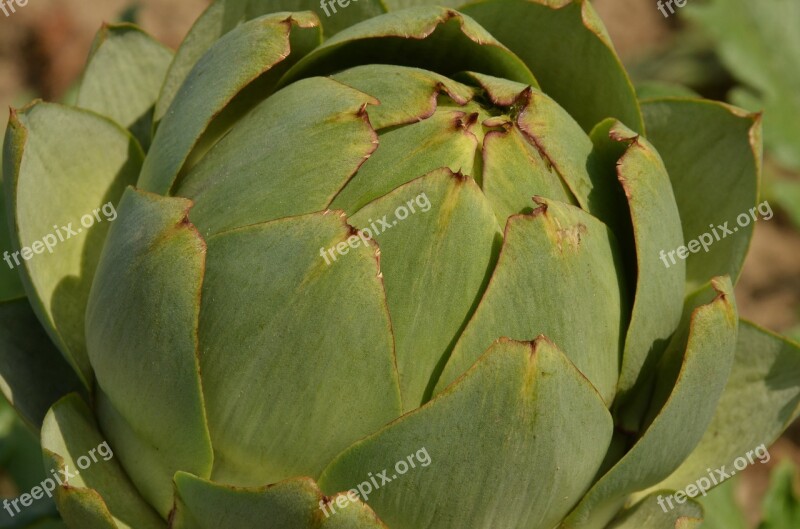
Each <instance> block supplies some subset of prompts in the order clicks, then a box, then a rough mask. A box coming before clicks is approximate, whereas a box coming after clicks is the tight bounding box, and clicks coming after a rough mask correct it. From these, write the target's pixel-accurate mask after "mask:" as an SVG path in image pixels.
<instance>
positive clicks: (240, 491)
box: [171, 472, 387, 529]
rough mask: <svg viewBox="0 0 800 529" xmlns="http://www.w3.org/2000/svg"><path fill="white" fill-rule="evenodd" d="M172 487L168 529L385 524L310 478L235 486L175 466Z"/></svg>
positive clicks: (369, 528)
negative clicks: (172, 510) (326, 492)
mask: <svg viewBox="0 0 800 529" xmlns="http://www.w3.org/2000/svg"><path fill="white" fill-rule="evenodd" d="M175 491H176V496H177V501H176V507H175V513H174V519H173V524H172V526H171V528H172V529H242V528H243V527H261V528H263V529H286V528H292V529H387V528H386V526H385V525H384V524H383V523H382V522H381V521H380V520H379V519H378V517H377V516H376V515H375V513H374V512H373V511H372V510H371V509H370V508H369V507H368V506H367V505H365V504H364V503H363V502H361V501H360V500H358V498H357V497H355V498H353V495H352V494H351V495H350V496H348V495H347V493H341V494H336V495H334V496H331V497H327V496H323V494H322V492H321V491H320V490H319V487H318V486H317V484H316V483H315V482H314V480H312V479H311V478H293V479H289V480H286V481H281V482H280V483H276V484H274V485H269V486H266V487H257V488H256V487H252V488H239V487H229V486H225V485H220V484H217V483H212V482H209V481H206V480H203V479H200V478H198V477H195V476H192V475H190V474H186V473H184V472H179V473H178V474H177V475H176V476H175ZM337 501H338V502H339V504H340V505H345V507H344V508H342V509H341V510H339V509H337V507H336V502H337ZM333 510H335V512H332V511H333ZM326 515H327V516H326Z"/></svg>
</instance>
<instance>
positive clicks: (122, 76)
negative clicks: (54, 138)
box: [76, 24, 172, 150]
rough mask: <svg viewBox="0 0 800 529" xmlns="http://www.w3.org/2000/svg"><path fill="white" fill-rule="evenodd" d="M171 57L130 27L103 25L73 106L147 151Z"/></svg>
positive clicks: (157, 43)
mask: <svg viewBox="0 0 800 529" xmlns="http://www.w3.org/2000/svg"><path fill="white" fill-rule="evenodd" d="M171 60H172V52H171V51H170V50H169V49H168V48H166V47H165V46H163V45H161V44H160V43H159V42H158V41H156V40H155V39H153V38H152V37H150V36H149V35H148V34H147V33H145V32H144V31H142V30H140V29H139V28H137V27H136V26H134V25H131V24H118V25H111V26H109V25H103V27H102V28H101V29H100V32H99V33H98V34H97V36H96V37H95V40H94V44H93V45H92V51H91V52H90V53H89V61H88V63H87V65H86V69H85V70H84V72H83V79H82V80H81V85H80V89H79V90H78V97H77V101H76V106H78V107H81V108H86V109H88V110H93V111H95V112H97V113H98V114H102V115H104V116H108V117H110V118H111V119H113V120H114V121H116V122H117V123H119V124H120V125H122V126H123V127H125V128H126V129H128V130H130V131H131V132H132V133H133V135H134V136H136V138H137V139H138V140H139V143H141V144H142V147H144V148H145V150H146V149H147V148H148V147H149V146H150V139H151V129H152V126H153V106H154V105H155V102H156V99H157V98H158V92H159V90H160V88H161V84H162V83H163V81H164V76H165V75H166V73H167V68H168V67H169V64H170V62H171Z"/></svg>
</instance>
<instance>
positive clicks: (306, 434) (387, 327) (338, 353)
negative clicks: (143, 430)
mask: <svg viewBox="0 0 800 529" xmlns="http://www.w3.org/2000/svg"><path fill="white" fill-rule="evenodd" d="M327 248H336V249H338V250H339V253H338V254H337V256H336V257H335V258H334V257H332V256H330V255H325V254H324V252H325V249H327ZM378 264H379V263H378V258H377V256H376V248H375V247H374V245H373V244H372V243H369V242H368V241H367V242H363V241H362V240H360V238H359V237H358V236H357V232H356V231H355V230H354V229H353V228H352V227H351V226H349V225H347V224H346V222H345V221H344V219H343V218H342V216H341V215H340V212H332V211H328V212H325V213H314V214H310V215H304V216H300V217H287V218H284V219H278V220H274V221H271V222H267V223H263V224H256V225H253V226H248V227H244V228H239V229H235V230H230V231H225V232H221V233H218V234H216V235H214V236H212V237H210V238H209V239H208V264H207V269H206V277H205V283H204V288H203V300H204V301H203V309H202V311H201V314H200V347H201V356H200V365H201V368H202V373H203V390H204V392H205V395H206V406H207V409H208V421H209V427H210V430H211V436H212V439H213V441H214V453H215V462H214V471H213V473H212V476H211V477H212V479H213V480H214V481H218V482H222V483H228V484H233V485H242V486H248V485H260V484H264V483H274V482H277V481H281V480H283V479H287V478H291V477H294V476H298V475H304V476H311V477H316V476H317V475H319V473H320V472H321V471H322V469H323V468H324V467H325V465H326V464H327V463H328V462H329V461H330V460H331V459H332V458H333V457H334V456H335V455H336V454H337V453H338V452H340V451H341V450H343V449H344V448H346V447H347V446H349V445H350V444H352V443H353V442H354V441H355V440H357V439H359V438H361V437H363V436H365V435H367V434H369V433H371V432H374V431H375V430H376V429H377V428H379V427H380V426H382V425H383V424H386V423H387V422H388V421H390V420H392V419H394V418H395V417H397V416H398V415H400V413H401V410H402V403H401V398H400V389H399V381H398V376H397V367H396V361H395V355H394V343H393V335H392V326H391V322H390V319H389V313H388V310H387V306H386V294H385V291H384V287H383V284H382V279H381V275H380V270H379V266H378ZM254 388H257V390H256V391H254Z"/></svg>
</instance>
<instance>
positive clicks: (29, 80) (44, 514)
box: [0, 0, 800, 529]
mask: <svg viewBox="0 0 800 529" xmlns="http://www.w3.org/2000/svg"><path fill="white" fill-rule="evenodd" d="M593 3H594V5H595V7H596V8H597V10H598V12H599V13H600V16H601V17H602V18H603V20H604V21H605V23H606V25H607V27H608V29H609V33H610V34H611V38H612V40H613V41H614V43H615V45H616V47H617V50H618V52H619V53H620V55H621V57H622V60H623V62H624V63H625V64H626V66H627V68H628V69H629V71H630V72H631V75H632V77H633V79H634V83H635V84H636V85H637V87H638V88H640V91H641V95H643V96H645V95H660V94H680V93H687V92H686V89H685V88H682V87H681V86H679V85H682V86H685V87H688V88H689V89H690V90H692V91H694V92H696V93H699V94H701V95H703V96H704V97H708V98H712V99H718V100H722V101H728V102H733V103H735V104H737V105H739V106H743V107H745V108H747V109H748V110H752V111H761V110H764V111H765V114H764V126H765V131H766V133H765V164H764V176H763V181H762V197H761V200H762V201H763V200H768V201H769V203H770V204H771V206H772V208H773V210H774V211H775V216H774V217H773V218H772V219H771V220H769V221H760V222H758V223H757V224H756V228H755V235H754V238H753V242H752V246H751V250H750V254H749V256H748V259H747V261H746V263H745V266H744V271H743V274H742V277H741V279H740V281H739V284H738V286H737V292H736V294H737V302H738V305H739V311H740V313H741V315H742V316H743V317H745V318H747V319H750V320H752V321H754V322H756V323H758V324H760V325H762V326H764V327H767V328H768V329H771V330H773V331H777V332H779V333H781V334H784V335H789V336H791V337H793V338H794V339H795V340H800V0H759V1H758V2H753V1H752V0H688V3H687V5H686V6H685V7H683V8H677V7H676V8H674V9H675V14H671V15H670V16H668V17H665V16H664V14H662V12H661V11H660V10H659V9H658V7H657V5H656V1H655V0H595V1H594V2H593ZM207 5H208V1H207V0H139V1H137V2H135V3H132V2H131V1H130V0H34V1H32V2H29V3H28V4H27V5H26V6H25V7H17V8H16V12H15V13H13V14H11V16H5V15H4V14H3V12H2V11H0V107H2V108H3V109H5V108H8V107H10V106H21V105H23V104H25V103H27V102H28V101H30V100H31V99H33V98H35V97H41V98H43V99H46V100H54V101H69V98H70V97H71V88H72V87H73V86H74V85H75V82H76V80H77V79H78V76H79V75H80V71H81V69H82V68H83V65H84V62H85V60H86V57H87V54H88V51H89V47H90V45H91V42H92V39H93V37H94V34H95V33H96V32H97V30H98V29H99V28H100V26H101V24H102V23H103V22H117V21H132V22H135V23H137V24H139V25H140V26H141V27H143V28H144V29H145V30H146V31H147V32H149V33H150V34H152V35H153V36H155V37H156V38H157V39H158V40H160V41H161V42H163V43H165V44H167V45H168V46H170V47H172V48H176V47H177V46H178V44H179V43H180V41H181V40H182V38H183V36H184V35H185V34H186V32H187V31H188V30H189V28H190V27H191V25H192V23H193V21H194V20H195V19H196V18H197V17H198V16H199V15H200V13H201V12H202V11H203V9H205V7H206V6H207ZM665 12H666V13H668V14H669V10H668V9H666V10H665ZM535 38H536V37H535V35H531V39H532V40H533V39H535ZM0 115H2V117H0V125H2V127H3V130H5V124H6V122H7V117H8V116H7V114H6V113H5V111H2V114H0ZM687 134H691V131H687ZM0 399H2V397H0ZM770 453H771V455H772V457H771V459H770V461H769V462H768V463H767V464H763V465H762V464H758V463H756V464H755V465H752V466H750V467H749V468H748V469H747V470H746V471H745V472H743V473H741V474H739V475H737V476H736V478H734V479H733V480H731V482H729V483H727V484H726V486H725V487H723V488H721V490H719V491H717V492H715V494H714V495H713V497H711V496H710V497H709V499H708V500H706V501H705V505H706V508H707V511H708V515H709V520H708V521H707V522H706V523H704V525H703V529H744V528H750V527H759V529H798V528H800V504H798V502H797V497H798V494H797V491H798V490H800V487H798V477H797V472H796V471H795V470H794V466H793V465H792V464H791V463H792V462H794V463H795V464H797V463H800V424H795V425H794V426H793V427H792V428H790V429H789V431H788V432H787V433H786V434H785V435H784V436H783V438H781V439H780V440H779V441H778V442H777V443H776V444H775V445H774V446H773V447H772V448H771V449H770ZM40 459H41V457H40V455H39V452H38V447H36V445H35V440H34V439H33V437H32V436H31V435H30V434H29V432H27V430H26V429H25V428H24V427H23V426H21V425H20V424H18V423H17V421H16V420H15V418H14V414H13V412H12V411H11V410H10V408H9V407H8V406H7V404H6V403H5V402H0V498H4V497H16V496H17V495H18V494H20V493H21V492H25V491H27V490H30V488H31V486H33V485H34V484H36V483H38V481H39V480H40V479H41V478H40V477H39V473H40V472H41V469H40V466H41V463H40V462H39V461H40ZM5 514H6V513H5V512H3V511H0V529H2V528H11V527H28V526H27V525H22V524H21V523H22V520H19V519H16V520H11V519H8V518H4V517H3V515H5ZM30 514H31V516H32V517H33V518H38V519H39V520H40V521H39V522H38V523H37V524H36V525H35V527H37V528H39V529H48V528H56V527H61V526H60V525H59V522H57V521H56V518H57V515H56V513H55V509H54V507H53V506H52V504H51V503H50V504H48V505H43V506H42V507H41V512H37V513H30ZM26 523H27V522H26ZM15 524H16V525H15Z"/></svg>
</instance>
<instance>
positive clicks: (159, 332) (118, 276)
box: [86, 188, 212, 517]
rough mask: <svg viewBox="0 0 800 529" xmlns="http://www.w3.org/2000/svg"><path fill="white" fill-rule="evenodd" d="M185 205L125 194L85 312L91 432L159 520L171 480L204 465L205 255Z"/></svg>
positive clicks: (207, 459)
mask: <svg viewBox="0 0 800 529" xmlns="http://www.w3.org/2000/svg"><path fill="white" fill-rule="evenodd" d="M189 206H190V203H189V201H187V200H184V199H177V198H175V199H172V198H169V199H168V198H162V197H158V196H156V195H151V194H149V193H148V194H146V193H143V192H139V191H135V190H133V189H132V188H129V189H128V190H127V191H126V192H125V195H124V196H123V197H122V201H120V205H119V210H120V218H119V220H118V221H117V223H116V224H115V225H114V226H113V228H112V229H111V231H110V233H109V235H108V240H107V242H106V245H105V248H104V249H103V256H102V258H101V260H100V265H99V266H98V268H97V276H96V278H95V281H94V285H92V292H91V296H90V298H89V305H88V307H87V309H86V341H87V345H88V348H89V357H90V358H91V361H92V367H94V370H95V375H96V377H97V400H98V402H97V415H98V417H99V421H100V424H101V425H102V427H103V431H104V432H105V433H106V435H107V436H108V439H109V441H111V443H112V444H113V445H114V447H115V449H116V450H117V452H118V456H119V458H120V461H121V462H122V464H123V465H124V466H125V468H127V469H128V471H129V473H130V476H131V479H132V480H133V482H134V483H135V484H136V486H137V488H138V489H139V490H140V491H142V495H143V496H144V497H145V498H146V499H147V500H148V502H149V503H150V504H151V505H154V506H155V507H156V509H158V511H159V512H160V513H161V515H162V516H164V517H166V515H167V513H168V512H169V510H170V508H171V507H172V477H173V475H174V474H175V472H176V471H178V470H184V469H189V470H191V471H192V472H195V473H197V474H200V475H206V476H207V475H208V474H209V473H210V472H211V461H212V449H211V442H210V439H209V434H208V426H207V424H206V420H205V410H204V403H203V396H202V389H201V385H200V373H199V372H198V359H197V357H196V355H197V354H198V343H197V321H198V318H199V312H200V291H201V287H202V282H203V274H204V264H205V250H206V247H205V243H204V241H203V240H202V238H201V237H200V236H199V234H198V233H197V231H196V230H195V229H194V227H193V226H192V225H191V224H189V222H188V220H187V218H186V216H187V213H188V208H189ZM143 279H144V280H143ZM109 307H114V310H109ZM166 381H169V383H165V382H166Z"/></svg>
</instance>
